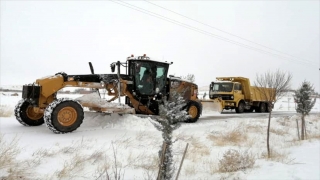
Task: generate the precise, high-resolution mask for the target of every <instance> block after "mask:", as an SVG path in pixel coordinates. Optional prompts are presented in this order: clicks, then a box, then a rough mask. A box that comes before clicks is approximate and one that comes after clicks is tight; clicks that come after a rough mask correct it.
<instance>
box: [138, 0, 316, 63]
mask: <svg viewBox="0 0 320 180" xmlns="http://www.w3.org/2000/svg"><path fill="white" fill-rule="evenodd" d="M144 1H145V2H147V3H149V4H152V5H154V6H157V7H159V8H161V9H164V10H166V11H169V12H171V13H174V14H176V15H179V16H181V17H184V18H186V19H189V20H191V21H194V22H197V23H199V24H202V25H204V26H207V27H210V28H212V29H215V30H218V31H220V32H223V33H225V34H228V35H230V36H233V37H237V38H239V39H242V40H244V41H247V42H250V43H252V44H255V45H259V46H261V47H264V48H266V49H269V50H272V51H275V52H278V53H281V54H285V55H287V56H290V57H292V58H295V59H301V60H304V61H307V62H311V63H314V61H310V60H306V59H302V58H299V57H295V56H293V55H291V54H288V53H285V52H282V51H279V50H276V49H273V48H270V47H268V46H265V45H262V44H260V43H256V42H254V41H251V40H248V39H246V38H243V37H240V36H238V35H235V34H232V33H229V32H227V31H224V30H222V29H219V28H216V27H213V26H211V25H208V24H206V23H203V22H200V21H198V20H195V19H192V18H189V17H187V16H185V15H183V14H180V13H177V12H174V11H172V10H170V9H168V8H165V7H162V6H159V5H157V4H155V3H152V2H150V1H147V0H144Z"/></svg>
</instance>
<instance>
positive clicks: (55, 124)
mask: <svg viewBox="0 0 320 180" xmlns="http://www.w3.org/2000/svg"><path fill="white" fill-rule="evenodd" d="M44 114H45V116H44V120H45V123H46V125H47V127H48V128H49V129H50V130H51V131H52V132H54V133H56V134H64V133H69V132H72V131H74V130H76V129H78V127H80V125H81V124H82V122H83V119H84V112H83V107H82V106H81V104H79V102H77V101H75V100H72V99H67V98H61V99H57V100H54V101H53V102H52V103H50V104H49V106H48V107H47V108H46V110H45V113H44Z"/></svg>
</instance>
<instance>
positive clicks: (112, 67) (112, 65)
mask: <svg viewBox="0 0 320 180" xmlns="http://www.w3.org/2000/svg"><path fill="white" fill-rule="evenodd" d="M110 67H111V72H114V70H115V69H116V65H115V64H114V63H112V64H110Z"/></svg>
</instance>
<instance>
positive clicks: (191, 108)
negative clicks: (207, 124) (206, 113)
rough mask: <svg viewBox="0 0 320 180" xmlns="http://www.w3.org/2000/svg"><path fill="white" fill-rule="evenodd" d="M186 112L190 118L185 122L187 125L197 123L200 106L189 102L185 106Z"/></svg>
mask: <svg viewBox="0 0 320 180" xmlns="http://www.w3.org/2000/svg"><path fill="white" fill-rule="evenodd" d="M187 112H188V115H190V116H191V117H190V118H189V119H188V120H186V121H185V122H188V123H194V122H197V121H198V119H199V117H200V114H201V105H200V104H199V103H198V102H195V101H190V102H189V103H188V105H187Z"/></svg>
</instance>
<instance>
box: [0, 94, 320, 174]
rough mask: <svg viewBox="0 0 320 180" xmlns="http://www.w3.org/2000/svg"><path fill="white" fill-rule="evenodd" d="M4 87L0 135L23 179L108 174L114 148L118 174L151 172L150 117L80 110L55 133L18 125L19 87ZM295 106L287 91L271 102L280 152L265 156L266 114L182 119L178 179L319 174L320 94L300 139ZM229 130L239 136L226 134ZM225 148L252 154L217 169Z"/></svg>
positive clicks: (156, 138)
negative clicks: (239, 164)
mask: <svg viewBox="0 0 320 180" xmlns="http://www.w3.org/2000/svg"><path fill="white" fill-rule="evenodd" d="M11 94H13V93H10V92H5V93H1V94H0V110H1V111H7V112H8V114H9V115H8V116H7V117H0V134H1V135H2V137H3V140H4V141H5V142H8V143H9V142H11V141H12V140H13V139H15V138H17V140H18V144H17V146H18V147H19V148H20V150H21V151H20V153H19V154H18V156H17V157H16V164H14V168H13V169H15V170H19V169H20V170H21V169H23V168H25V169H27V170H28V171H22V170H21V172H24V173H22V174H21V177H23V178H22V179H77V180H78V179H106V177H105V170H106V169H107V172H108V173H109V174H111V175H112V173H113V169H112V168H113V167H114V162H115V161H114V157H115V156H114V155H116V157H117V163H118V166H117V167H118V168H121V169H122V171H121V172H123V179H129V180H131V179H137V180H140V179H155V178H154V177H156V174H157V172H158V169H157V167H156V160H157V157H158V151H159V150H160V146H161V145H162V138H161V133H160V132H159V131H157V130H156V128H154V127H153V125H152V124H151V123H150V121H151V118H150V117H144V118H142V117H137V116H135V115H129V114H128V115H117V114H111V115H108V114H104V113H96V112H85V119H84V122H83V124H82V125H81V126H80V128H78V129H77V130H76V131H74V132H72V133H68V134H54V133H52V132H51V131H50V130H49V129H47V128H46V127H45V125H42V126H39V127H25V126H22V125H21V124H19V123H18V121H17V120H16V119H15V117H14V114H13V109H14V106H15V105H16V104H17V103H18V101H19V100H20V99H21V93H19V96H11ZM89 96H90V95H89ZM91 96H94V95H91ZM59 97H69V98H72V99H76V98H78V99H82V100H92V99H94V98H92V97H91V98H92V99H91V98H90V97H89V98H88V96H86V97H81V95H77V94H70V95H68V94H58V98H59ZM115 102H117V100H116V101H115ZM122 102H123V101H122ZM114 104H117V103H114ZM294 105H295V104H294V102H293V98H292V97H290V96H288V97H285V98H283V99H281V100H280V101H279V102H278V104H277V103H276V104H275V109H274V112H278V113H283V114H284V116H281V117H272V119H271V128H272V131H271V134H270V138H271V139H270V146H271V148H272V150H273V151H274V153H278V154H279V156H277V158H274V159H269V160H268V159H266V158H265V156H266V128H267V118H266V117H267V116H261V117H258V116H257V117H252V116H249V115H246V114H241V115H238V114H235V113H234V114H232V113H230V114H220V113H217V112H206V113H205V114H203V115H202V116H201V117H200V119H199V121H198V122H196V123H190V124H188V123H183V124H182V126H181V127H180V128H179V129H177V130H176V131H175V132H174V134H173V136H174V137H173V139H176V142H175V143H174V148H173V150H174V161H175V162H176V167H178V165H179V163H180V160H181V158H182V153H183V151H184V148H185V146H186V143H189V148H188V152H187V155H186V158H185V160H184V163H183V166H182V170H181V174H180V175H179V179H181V180H182V179H183V180H184V179H186V180H187V179H250V180H251V179H252V180H256V179H272V180H273V179H279V180H280V179H281V180H282V179H294V180H298V179H308V180H316V179H320V173H319V172H320V171H319V169H320V157H319V155H320V145H319V143H320V142H319V137H320V132H319V129H320V108H319V107H320V100H319V99H317V102H316V105H315V107H314V108H313V110H312V111H311V112H312V113H311V115H309V116H307V117H306V121H307V132H308V136H309V140H305V141H303V142H302V141H298V140H297V135H296V133H297V131H296V119H298V120H300V117H299V115H298V114H295V113H294ZM239 116H241V118H240V117H239ZM243 116H244V117H246V116H248V118H243ZM233 132H238V133H239V134H238V137H239V138H240V139H241V138H243V139H244V140H242V141H239V142H232V141H230V140H228V136H231V134H232V133H233ZM222 137H223V138H222ZM224 138H225V139H224ZM0 148H1V147H0ZM113 149H114V151H113ZM228 149H236V150H239V151H249V152H250V153H252V154H253V155H254V156H255V158H256V162H255V164H254V167H253V168H248V169H243V170H238V171H236V172H232V173H221V172H219V171H218V164H219V159H221V158H222V157H223V154H224V152H226V151H227V150H228ZM113 152H115V153H113ZM81 160H82V161H81ZM26 164H27V165H26ZM75 165H76V167H74V166H75ZM0 167H1V165H0ZM8 169H9V167H6V168H2V169H1V168H0V177H2V176H6V175H7V174H8V172H7V170H8ZM30 169H31V171H30ZM120 174H121V173H120ZM100 175H101V176H100ZM99 176H100V177H99Z"/></svg>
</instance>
